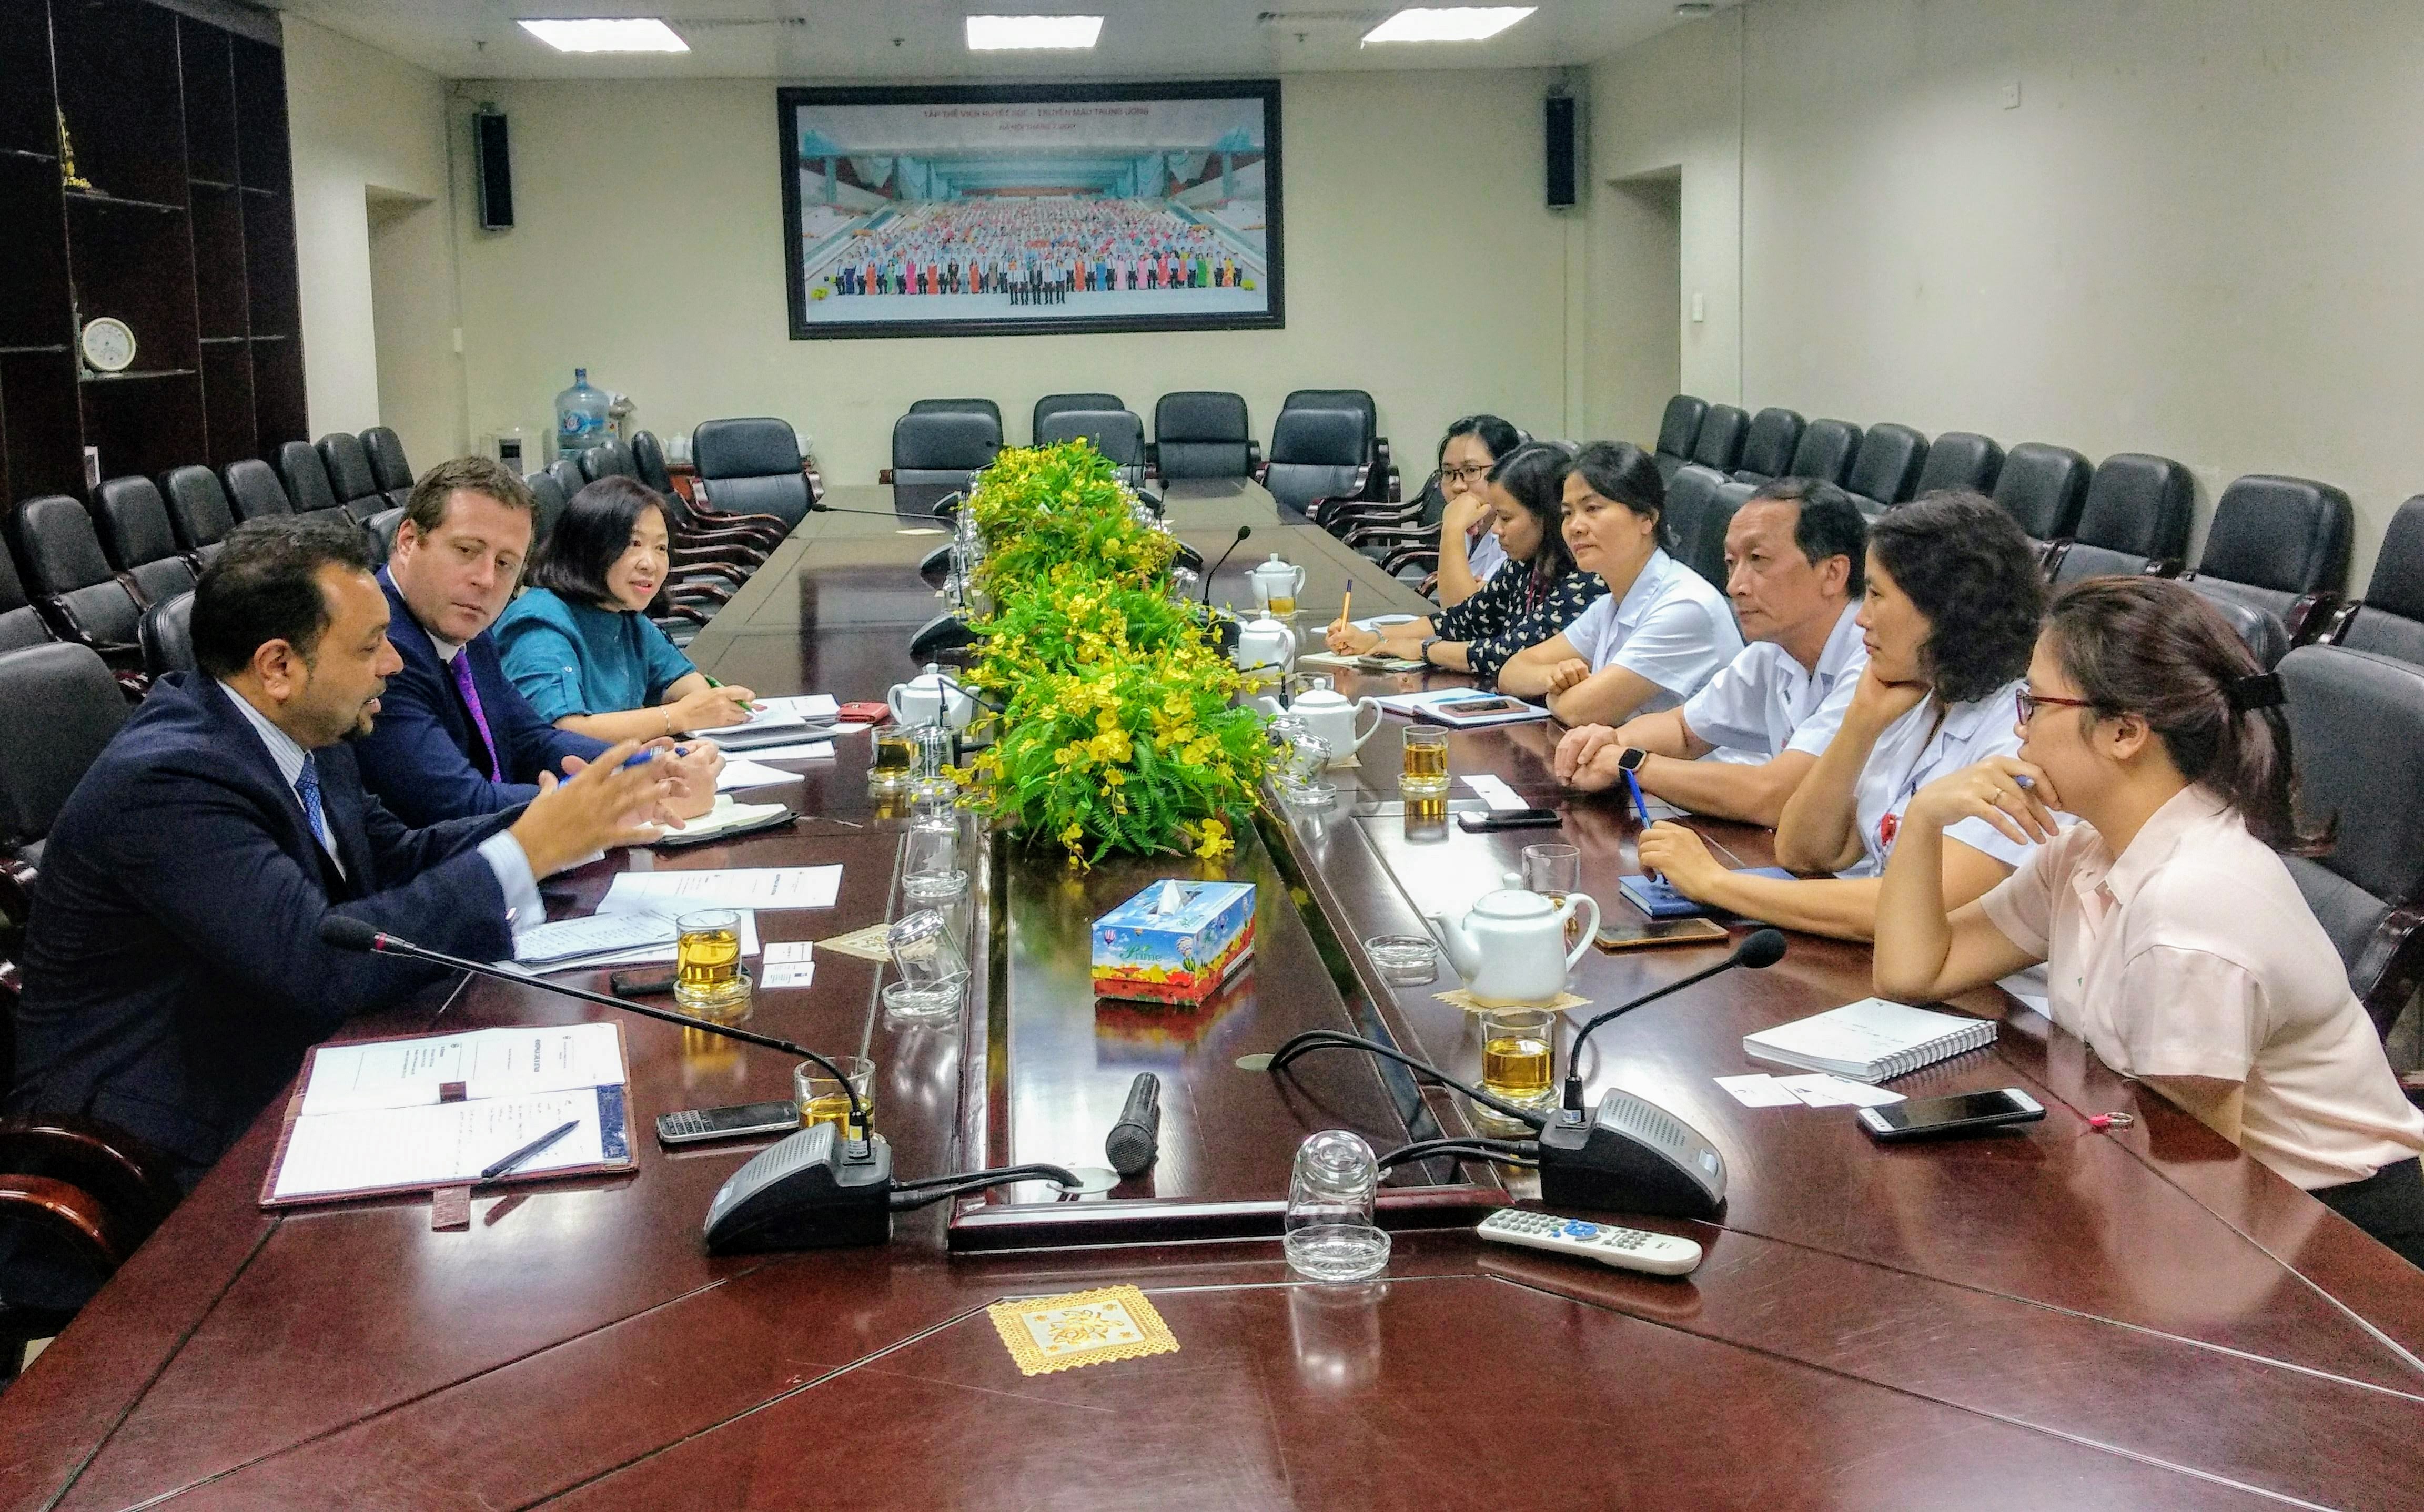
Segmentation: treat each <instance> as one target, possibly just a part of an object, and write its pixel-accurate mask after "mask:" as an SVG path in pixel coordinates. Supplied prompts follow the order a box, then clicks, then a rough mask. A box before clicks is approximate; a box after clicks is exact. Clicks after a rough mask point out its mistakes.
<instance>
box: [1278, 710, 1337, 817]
mask: <svg viewBox="0 0 2424 1512" xmlns="http://www.w3.org/2000/svg"><path fill="white" fill-rule="evenodd" d="M1270 738H1271V743H1272V745H1273V746H1274V747H1276V749H1275V750H1274V751H1273V752H1272V754H1271V786H1272V787H1274V788H1278V789H1279V795H1280V799H1281V801H1282V802H1284V803H1289V804H1326V803H1328V802H1330V800H1331V799H1332V798H1335V797H1336V796H1338V786H1337V784H1335V783H1330V782H1324V781H1322V780H1321V774H1322V773H1323V772H1326V771H1328V770H1329V769H1330V742H1329V741H1328V740H1323V739H1322V738H1321V737H1320V736H1318V735H1316V734H1314V733H1313V730H1312V729H1311V728H1310V727H1309V726H1308V725H1306V724H1305V723H1304V722H1303V721H1302V720H1299V719H1290V718H1287V717H1285V716H1283V717H1281V718H1279V719H1275V720H1273V721H1271V724H1270Z"/></svg>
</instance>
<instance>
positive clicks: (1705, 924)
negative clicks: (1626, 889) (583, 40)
mask: <svg viewBox="0 0 2424 1512" xmlns="http://www.w3.org/2000/svg"><path fill="white" fill-rule="evenodd" d="M1626 912H1627V913H1628V914H1630V913H1632V911H1631V910H1627V911H1626ZM1729 938H1730V936H1729V935H1728V934H1727V933H1726V927H1725V926H1724V925H1722V924H1719V923H1717V922H1716V921H1715V920H1714V919H1705V918H1642V917H1639V916H1638V915H1635V916H1632V917H1619V918H1611V919H1609V920H1608V922H1606V923H1604V924H1603V925H1601V926H1600V927H1599V933H1598V934H1596V935H1594V936H1592V941H1593V943H1594V944H1596V945H1597V946H1598V947H1600V948H1601V949H1603V950H1639V949H1644V948H1647V947H1650V946H1653V945H1723V944H1725V943H1726V941H1727V940H1728V939H1729Z"/></svg>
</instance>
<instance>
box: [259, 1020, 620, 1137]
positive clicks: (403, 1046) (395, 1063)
mask: <svg viewBox="0 0 2424 1512" xmlns="http://www.w3.org/2000/svg"><path fill="white" fill-rule="evenodd" d="M623 1074H624V1073H623V1048H622V1040H621V1039H620V1037H619V1036H617V1035H616V1034H615V1032H614V1025H612V1024H566V1025H554V1026H546V1027H537V1026H534V1027H530V1028H507V1029H475V1030H473V1031H471V1032H470V1033H468V1034H446V1035H433V1036H424V1037H423V1038H419V1039H411V1040H379V1041H373V1042H367V1043H359V1044H327V1045H322V1046H321V1047H320V1053H319V1054H318V1055H317V1056H315V1057H313V1058H312V1062H311V1085H310V1086H308V1087H306V1088H305V1089H304V1090H303V1112H304V1114H305V1116H307V1117H309V1116H311V1115H315V1114H321V1113H339V1112H344V1111H347V1110H350V1109H362V1108H383V1107H408V1106H415V1105H425V1104H433V1103H436V1102H437V1101H438V1090H439V1086H440V1085H441V1084H442V1083H445V1082H450V1081H459V1082H462V1083H463V1084H464V1087H465V1090H466V1092H467V1093H468V1094H469V1095H470V1096H472V1097H502V1096H506V1095H510V1094H517V1093H525V1092H553V1091H565V1090H570V1089H573V1088H579V1087H611V1086H616V1085H619V1084H620V1083H621V1082H622V1080H623Z"/></svg>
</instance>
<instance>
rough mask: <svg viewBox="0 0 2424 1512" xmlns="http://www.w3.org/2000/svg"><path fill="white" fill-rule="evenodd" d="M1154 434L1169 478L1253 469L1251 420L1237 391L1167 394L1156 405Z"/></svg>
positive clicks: (1240, 474) (1234, 475) (1240, 473)
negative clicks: (1235, 392)
mask: <svg viewBox="0 0 2424 1512" xmlns="http://www.w3.org/2000/svg"><path fill="white" fill-rule="evenodd" d="M1153 440H1154V450H1155V452H1156V454H1158V455H1159V458H1160V462H1161V475H1162V476H1163V477H1165V478H1242V477H1244V476H1246V475H1247V474H1248V473H1250V472H1252V471H1253V470H1254V432H1253V426H1252V423H1251V422H1250V421H1249V420H1248V418H1247V414H1246V401H1245V398H1244V397H1243V396H1242V395H1239V394H1234V393H1222V392H1219V391H1216V390H1206V389H1192V390H1182V391H1180V392H1177V393H1166V394H1163V395H1162V396H1161V397H1160V398H1159V399H1158V400H1156V401H1155V403H1154V406H1153Z"/></svg>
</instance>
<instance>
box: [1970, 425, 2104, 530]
mask: <svg viewBox="0 0 2424 1512" xmlns="http://www.w3.org/2000/svg"><path fill="white" fill-rule="evenodd" d="M2093 471H2094V470H2093V469H2091V468H2090V467H2089V466H2088V465H2087V458H2085V457H2083V456H2081V455H2080V454H2078V453H2076V452H2074V451H2072V450H2071V449H2070V448H2069V447H2066V446H2049V445H2047V444H2046V443H2045V442H2043V441H2023V442H2021V443H2020V444H2019V445H2017V446H2016V447H2013V448H2012V449H2011V451H2010V452H2008V453H2006V454H2004V456H2003V470H2002V471H2001V473H2000V474H1998V475H1997V476H1996V479H1995V491H1994V493H1993V494H1992V495H1991V496H1990V497H1991V498H1993V500H1994V501H1995V502H1996V504H1997V505H1999V506H2000V507H2001V509H2002V511H2003V513H2004V514H2006V515H2009V516H2011V517H2013V518H2014V519H2016V520H2018V521H2019V522H2020V529H2022V530H2024V531H2026V532H2028V533H2029V535H2030V537H2031V538H2032V539H2033V540H2035V541H2036V542H2037V543H2038V545H2039V547H2040V548H2043V547H2044V546H2045V545H2046V544H2047V543H2049V542H2052V541H2063V540H2068V539H2069V538H2070V537H2071V536H2072V535H2073V534H2074V533H2077V531H2078V530H2079V512H2080V509H2081V507H2082V506H2083V505H2084V504H2085V503H2086V502H2087V480H2088V477H2089V475H2090V473H2092V472H2093Z"/></svg>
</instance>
